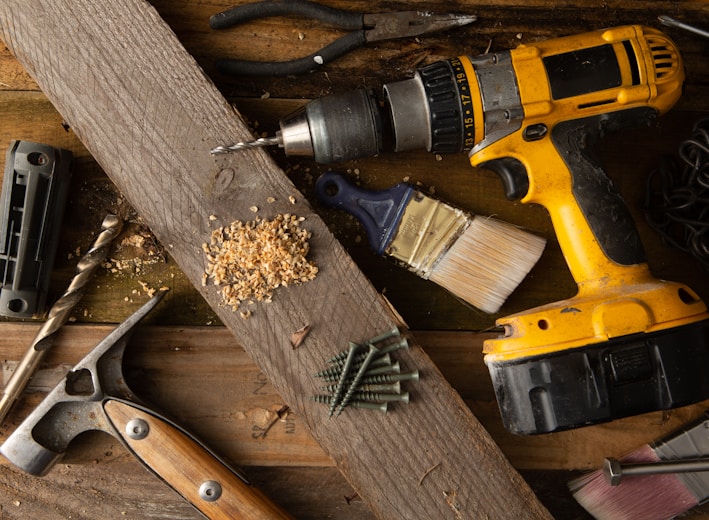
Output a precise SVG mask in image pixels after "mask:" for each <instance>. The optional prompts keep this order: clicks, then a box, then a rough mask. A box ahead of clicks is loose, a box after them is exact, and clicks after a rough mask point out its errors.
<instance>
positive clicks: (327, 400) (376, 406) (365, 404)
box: [310, 395, 388, 413]
mask: <svg viewBox="0 0 709 520" xmlns="http://www.w3.org/2000/svg"><path fill="white" fill-rule="evenodd" d="M310 400H311V401H315V402H316V403H323V404H331V403H332V396H331V395H313V396H311V397H310ZM348 406H350V407H352V408H366V409H368V410H379V411H380V412H384V413H386V411H387V408H388V403H387V402H386V401H383V402H379V403H372V402H369V401H361V400H359V399H352V400H351V401H350V402H349V404H348Z"/></svg>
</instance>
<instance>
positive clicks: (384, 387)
mask: <svg viewBox="0 0 709 520" xmlns="http://www.w3.org/2000/svg"><path fill="white" fill-rule="evenodd" d="M320 389H321V390H322V391H324V392H330V393H331V394H332V393H333V392H335V390H336V389H337V385H326V386H321V387H320ZM357 391H358V392H384V393H387V394H400V393H401V383H400V382H399V381H396V382H395V383H382V384H372V385H360V387H359V388H358V389H357Z"/></svg>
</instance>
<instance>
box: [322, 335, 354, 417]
mask: <svg viewBox="0 0 709 520" xmlns="http://www.w3.org/2000/svg"><path fill="white" fill-rule="evenodd" d="M358 348H359V345H357V343H352V342H350V351H349V353H348V355H347V359H346V360H345V366H344V367H342V372H341V373H340V380H339V381H338V382H337V389H336V390H335V393H334V394H333V396H332V402H331V403H330V410H329V411H328V414H329V416H330V417H332V414H334V413H335V409H336V408H337V405H338V404H339V402H340V397H342V392H343V391H344V389H345V381H346V380H347V375H348V374H349V372H350V367H351V366H352V362H353V361H354V357H355V353H356V352H357V349H358Z"/></svg>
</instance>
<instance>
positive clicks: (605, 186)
mask: <svg viewBox="0 0 709 520" xmlns="http://www.w3.org/2000/svg"><path fill="white" fill-rule="evenodd" d="M683 80H684V69H683V64H682V60H681V57H680V54H679V51H678V50H677V48H676V46H675V44H674V43H673V42H672V41H671V40H670V39H669V38H668V37H667V36H666V35H664V34H663V33H661V32H660V31H657V30H655V29H651V28H647V27H642V26H638V25H632V26H624V27H617V28H612V29H606V30H601V31H596V32H591V33H587V34H581V35H576V36H570V37H564V38H556V39H551V40H547V41H543V42H538V43H533V44H527V45H520V46H519V47H518V48H516V49H514V50H511V51H506V52H498V53H491V54H484V55H481V56H477V57H469V56H461V57H458V58H454V59H451V60H446V61H439V62H436V63H433V64H431V65H428V66H426V67H423V68H421V69H419V70H418V71H417V72H416V74H415V76H414V77H413V78H411V79H407V80H404V81H399V82H394V83H389V84H386V85H384V89H383V99H381V100H380V99H378V97H377V95H376V94H375V93H373V92H372V91H368V90H355V91H350V92H347V93H343V94H332V95H330V96H325V97H322V98H319V99H315V100H313V101H311V102H310V103H308V104H307V105H305V106H304V107H303V108H302V109H301V110H299V111H297V112H296V113H294V114H292V115H291V116H289V117H287V118H285V119H284V120H283V121H281V129H280V131H279V132H277V134H276V136H275V137H273V138H270V139H259V140H257V141H253V142H251V143H238V144H236V145H232V146H231V147H218V148H217V149H215V153H218V152H223V151H231V150H238V149H241V148H250V147H253V146H263V145H269V144H278V145H279V146H281V147H283V148H284V149H285V152H286V154H287V155H301V156H310V157H314V158H315V160H316V161H318V162H321V163H329V162H337V161H342V160H347V159H354V158H357V157H362V156H365V155H375V154H377V153H379V152H380V151H381V150H383V149H384V148H386V146H385V143H386V137H390V138H391V140H393V143H392V148H393V149H394V150H395V151H404V150H413V149H420V148H425V149H427V150H429V151H432V152H435V153H453V152H461V151H469V153H470V162H471V164H472V165H473V166H476V167H478V166H479V167H485V168H488V169H491V170H493V171H495V172H497V173H498V174H499V175H500V177H501V178H502V180H503V182H504V185H505V191H506V196H507V198H509V199H511V200H521V201H522V202H523V203H537V204H541V205H542V206H544V207H545V208H546V209H547V210H548V212H549V214H550V216H551V219H552V223H553V225H554V229H555V232H556V235H557V237H558V241H559V244H560V246H561V249H562V252H563V254H564V257H565V258H566V261H567V264H568V266H569V269H570V271H571V273H572V275H573V277H574V279H575V281H576V283H577V284H578V293H577V295H576V296H574V297H573V298H570V299H567V300H563V301H559V302H555V303H551V304H548V305H544V306H542V307H538V308H535V309H531V310H528V311H525V312H521V313H518V314H515V315H512V316H507V317H505V318H502V319H499V320H498V324H499V325H500V326H502V327H504V330H505V333H504V336H502V337H500V338H497V339H494V340H489V341H487V342H486V343H485V346H484V350H485V353H486V356H485V362H486V363H487V366H488V368H489V370H490V374H491V376H492V381H493V384H494V387H495V392H496V395H497V399H498V403H499V405H500V410H501V412H502V419H503V422H504V424H505V426H506V428H507V429H509V430H510V431H512V432H514V433H520V434H533V433H545V432H551V431H556V430H564V429H570V428H576V427H579V426H583V425H587V424H592V423H598V422H603V421H609V420H612V419H615V418H619V417H624V416H628V415H635V414H639V413H644V412H649V411H654V410H662V409H669V408H673V407H677V406H681V405H685V404H689V403H693V402H697V401H700V400H703V399H707V398H709V375H708V374H707V370H706V367H708V366H709V314H708V313H707V309H706V305H705V304H704V303H703V302H702V301H701V299H700V298H699V297H698V296H697V295H696V294H695V293H694V292H693V291H692V290H691V289H690V288H689V287H687V286H685V285H682V284H679V283H673V282H666V281H661V280H658V279H656V278H654V277H653V276H652V274H651V273H650V271H649V269H648V265H647V263H646V259H645V253H644V251H643V247H642V244H641V243H640V238H639V236H638V233H637V230H636V229H635V225H634V223H633V221H632V218H631V216H630V213H629V211H628V209H627V207H626V206H625V204H624V202H623V200H622V199H621V197H620V195H619V194H618V192H617V190H616V189H615V188H614V186H613V184H612V183H611V181H610V179H609V178H608V177H607V176H606V174H605V173H604V171H603V169H602V168H601V166H600V161H599V159H598V151H597V145H598V142H599V140H600V139H601V138H602V137H603V136H604V135H605V134H607V133H611V132H617V131H620V130H622V129H624V128H628V127H637V126H642V125H647V124H649V123H651V122H653V121H655V120H656V118H657V117H658V116H659V115H660V114H662V113H664V112H666V111H667V110H669V109H670V108H671V107H672V106H673V105H674V104H675V103H676V102H677V100H678V99H679V97H680V94H681V90H682V83H683ZM380 101H381V102H380ZM381 107H385V108H381Z"/></svg>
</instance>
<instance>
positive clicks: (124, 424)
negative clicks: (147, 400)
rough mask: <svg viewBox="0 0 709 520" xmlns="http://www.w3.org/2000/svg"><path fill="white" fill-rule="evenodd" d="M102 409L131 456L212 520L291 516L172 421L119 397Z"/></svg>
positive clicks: (277, 519)
mask: <svg viewBox="0 0 709 520" xmlns="http://www.w3.org/2000/svg"><path fill="white" fill-rule="evenodd" d="M103 409H104V411H105V412H106V416H107V417H108V419H109V420H110V422H111V423H112V425H113V427H114V429H115V433H116V435H118V437H119V438H120V439H121V440H122V441H123V443H124V444H125V445H126V447H127V448H128V449H129V450H130V451H131V452H132V453H133V455H135V456H136V457H137V458H138V459H139V460H140V461H141V462H142V463H143V464H144V465H145V466H146V467H147V468H148V469H150V470H151V471H152V472H154V473H155V474H157V475H158V476H159V477H160V478H161V479H162V480H163V481H164V482H165V483H167V484H168V485H169V486H170V487H171V488H173V489H174V490H175V491H177V492H178V493H179V494H180V495H181V496H182V497H183V498H184V499H185V500H187V501H188V502H190V503H191V504H192V505H193V506H194V507H195V508H196V509H197V510H199V511H200V512H201V513H202V514H204V515H205V516H206V517H207V518H209V519H210V520H219V519H223V520H233V519H244V520H286V519H290V518H292V517H291V516H290V515H288V513H286V512H285V511H283V510H282V509H281V508H279V507H278V506H277V505H275V504H274V503H273V502H271V501H270V500H269V499H268V498H267V497H266V496H265V495H263V494H262V493H261V492H260V491H259V490H258V489H256V488H254V487H253V486H251V485H249V483H248V482H246V481H245V480H244V479H243V477H241V476H240V475H239V474H238V473H236V472H235V471H234V470H232V469H231V468H230V467H229V466H228V465H227V464H225V463H224V462H222V461H221V460H220V459H219V458H218V457H217V456H215V455H214V453H212V452H211V451H210V450H209V449H208V448H207V447H205V446H204V445H203V444H202V443H201V442H199V441H198V440H196V439H195V438H194V437H193V436H192V435H190V434H189V433H187V432H186V431H184V430H183V429H182V428H180V427H179V426H177V425H176V424H174V423H172V422H171V421H169V420H168V419H166V418H164V417H161V416H159V415H157V414H156V413H154V412H152V411H151V410H148V409H145V408H143V407H139V406H137V405H135V404H133V403H129V402H127V401H123V400H117V399H108V400H106V401H105V402H104V405H103Z"/></svg>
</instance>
